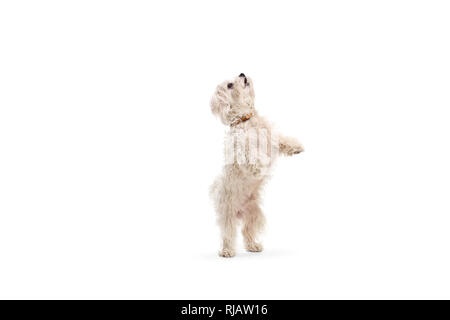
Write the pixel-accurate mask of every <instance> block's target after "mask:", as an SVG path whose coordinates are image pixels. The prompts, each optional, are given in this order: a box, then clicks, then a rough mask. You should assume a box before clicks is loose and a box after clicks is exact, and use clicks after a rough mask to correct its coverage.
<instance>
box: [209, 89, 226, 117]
mask: <svg viewBox="0 0 450 320" xmlns="http://www.w3.org/2000/svg"><path fill="white" fill-rule="evenodd" d="M228 99H229V98H228V97H227V95H226V94H225V93H224V92H223V91H222V90H221V88H217V90H216V92H215V93H214V95H213V96H212V98H211V102H210V106H211V112H212V113H213V114H214V115H216V116H219V117H220V120H222V122H223V123H224V124H227V113H228V110H229V109H230V103H229V102H228Z"/></svg>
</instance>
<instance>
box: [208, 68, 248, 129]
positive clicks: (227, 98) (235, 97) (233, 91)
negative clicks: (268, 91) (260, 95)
mask: <svg viewBox="0 0 450 320" xmlns="http://www.w3.org/2000/svg"><path fill="white" fill-rule="evenodd" d="M254 100H255V92H254V90H253V82H252V79H250V78H249V77H247V76H245V74H243V73H241V74H240V75H239V76H237V77H236V78H234V80H230V81H224V82H222V83H221V84H219V85H218V86H217V88H216V91H215V92H214V95H213V96H212V99H211V111H212V113H213V114H214V115H216V116H219V117H220V120H221V121H222V122H223V123H224V124H225V125H233V124H237V123H240V122H242V121H246V120H248V119H250V118H251V117H252V116H253V115H254V114H255V105H254Z"/></svg>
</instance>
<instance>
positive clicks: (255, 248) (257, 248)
mask: <svg viewBox="0 0 450 320" xmlns="http://www.w3.org/2000/svg"><path fill="white" fill-rule="evenodd" d="M245 247H246V249H247V251H250V252H261V251H263V246H262V244H259V243H256V242H254V243H249V244H247V245H246V246H245Z"/></svg>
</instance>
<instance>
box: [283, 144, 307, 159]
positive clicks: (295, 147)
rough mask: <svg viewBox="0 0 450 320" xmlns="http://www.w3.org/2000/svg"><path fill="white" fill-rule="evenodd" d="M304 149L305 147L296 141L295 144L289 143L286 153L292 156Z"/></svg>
mask: <svg viewBox="0 0 450 320" xmlns="http://www.w3.org/2000/svg"><path fill="white" fill-rule="evenodd" d="M304 150H305V149H303V146H302V145H301V144H300V143H298V144H295V145H290V146H289V147H288V148H287V154H288V155H289V156H292V155H294V154H299V153H300V152H303V151H304Z"/></svg>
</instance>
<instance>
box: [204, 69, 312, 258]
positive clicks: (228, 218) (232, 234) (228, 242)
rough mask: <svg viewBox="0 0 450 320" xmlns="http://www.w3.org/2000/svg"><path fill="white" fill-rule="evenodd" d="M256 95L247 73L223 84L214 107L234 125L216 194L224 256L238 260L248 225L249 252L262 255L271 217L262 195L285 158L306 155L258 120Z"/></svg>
mask: <svg viewBox="0 0 450 320" xmlns="http://www.w3.org/2000/svg"><path fill="white" fill-rule="evenodd" d="M254 101H255V91H254V87H253V81H252V79H251V78H250V77H247V76H246V75H245V74H243V73H241V74H240V75H239V76H237V77H235V78H234V79H233V80H230V81H224V82H222V83H221V84H219V85H218V86H217V88H216V90H215V92H214V94H213V96H212V98H211V102H210V107H211V111H212V113H213V114H214V115H216V116H218V117H219V118H220V120H221V121H222V123H223V124H224V125H226V126H229V130H228V132H227V134H226V139H225V165H224V166H223V170H222V173H221V174H220V175H219V176H218V177H217V178H216V180H215V181H214V183H213V184H212V186H211V189H210V195H211V198H212V199H213V202H214V206H215V209H216V213H217V222H218V225H219V227H220V231H221V237H222V249H221V250H220V251H219V256H221V257H233V256H234V255H235V239H236V229H237V227H238V225H239V224H240V223H242V235H243V239H244V244H245V248H246V249H247V251H250V252H260V251H262V250H263V246H262V244H261V243H259V242H257V241H258V236H259V235H260V233H261V231H262V230H263V227H264V224H265V217H264V215H263V212H262V210H261V208H260V191H261V188H262V186H263V185H264V183H265V182H266V181H267V179H268V178H269V175H270V168H271V167H272V166H273V164H274V161H275V159H276V157H277V156H278V155H279V154H283V155H289V156H290V155H293V154H298V153H300V152H302V151H303V150H304V149H303V146H302V144H300V142H298V141H297V140H296V139H295V138H291V137H285V136H283V135H281V134H279V133H278V132H276V130H274V129H273V128H272V126H271V124H270V123H269V122H268V121H267V120H266V119H264V118H263V117H261V116H260V115H258V112H257V111H256V109H255V104H254Z"/></svg>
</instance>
